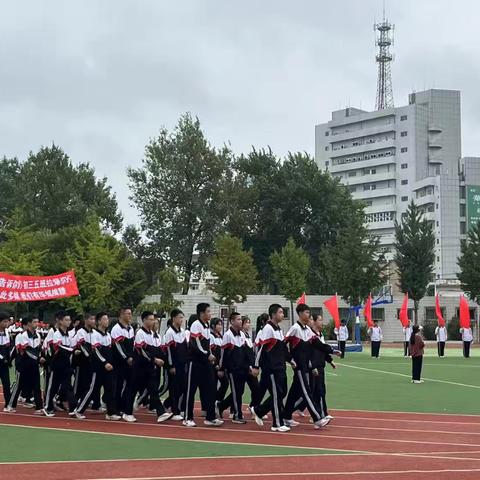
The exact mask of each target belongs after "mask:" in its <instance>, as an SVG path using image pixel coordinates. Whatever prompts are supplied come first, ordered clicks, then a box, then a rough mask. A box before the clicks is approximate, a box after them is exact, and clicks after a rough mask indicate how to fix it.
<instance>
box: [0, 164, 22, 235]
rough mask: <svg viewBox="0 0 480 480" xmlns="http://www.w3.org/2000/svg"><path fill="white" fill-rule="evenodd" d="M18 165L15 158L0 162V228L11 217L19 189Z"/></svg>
mask: <svg viewBox="0 0 480 480" xmlns="http://www.w3.org/2000/svg"><path fill="white" fill-rule="evenodd" d="M19 177H20V163H19V162H18V160H17V159H16V158H14V159H8V158H5V157H4V158H3V159H1V160H0V192H1V195H0V228H1V227H2V226H3V225H4V224H5V222H6V220H7V218H8V217H10V216H11V215H13V213H14V210H15V201H16V198H17V192H18V190H19V189H20V190H21V188H19V187H20V186H21V182H20V178H19Z"/></svg>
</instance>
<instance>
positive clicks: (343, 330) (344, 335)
mask: <svg viewBox="0 0 480 480" xmlns="http://www.w3.org/2000/svg"><path fill="white" fill-rule="evenodd" d="M334 331H335V335H337V341H338V349H339V350H340V352H341V355H340V358H345V346H346V344H347V340H348V327H347V322H346V321H345V320H342V323H341V325H340V327H339V328H335V330H334Z"/></svg>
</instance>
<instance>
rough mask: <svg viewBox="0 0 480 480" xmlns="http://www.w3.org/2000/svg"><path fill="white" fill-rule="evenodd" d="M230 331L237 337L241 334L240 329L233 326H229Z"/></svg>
mask: <svg viewBox="0 0 480 480" xmlns="http://www.w3.org/2000/svg"><path fill="white" fill-rule="evenodd" d="M230 331H231V332H232V333H233V335H234V336H235V337H239V336H240V335H241V333H240V332H241V330H238V331H237V330H235V329H234V328H232V327H230Z"/></svg>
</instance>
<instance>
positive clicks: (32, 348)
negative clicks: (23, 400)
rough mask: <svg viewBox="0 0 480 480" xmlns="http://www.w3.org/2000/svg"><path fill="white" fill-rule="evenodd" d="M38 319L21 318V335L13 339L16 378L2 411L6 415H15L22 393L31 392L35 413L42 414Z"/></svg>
mask: <svg viewBox="0 0 480 480" xmlns="http://www.w3.org/2000/svg"><path fill="white" fill-rule="evenodd" d="M37 325H38V318H37V317H36V316H26V317H24V318H22V326H23V328H24V330H23V332H22V333H19V334H18V335H17V336H16V337H15V350H16V355H15V368H16V371H17V377H16V381H15V384H14V385H13V388H12V393H11V397H10V401H9V403H8V405H7V406H6V407H5V408H4V409H3V411H4V412H7V413H15V408H16V407H17V402H18V397H19V396H20V393H21V392H22V391H28V392H32V394H33V398H34V402H35V413H42V407H43V403H42V392H41V388H40V368H39V365H40V363H43V362H44V360H43V359H42V358H41V356H40V353H41V348H42V341H41V338H40V335H39V334H38V333H37Z"/></svg>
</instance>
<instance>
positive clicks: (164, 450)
mask: <svg viewBox="0 0 480 480" xmlns="http://www.w3.org/2000/svg"><path fill="white" fill-rule="evenodd" d="M0 438H2V439H3V442H2V447H1V448H0V462H40V461H44V462H45V461H62V460H113V459H146V458H186V457H223V456H250V455H321V454H328V453H330V454H332V453H342V452H337V451H333V450H321V449H307V448H300V447H299V448H295V447H275V446H265V445H242V444H241V443H223V442H222V443H219V442H195V441H186V440H171V439H164V438H145V437H140V436H126V435H114V434H99V433H90V432H77V431H68V430H56V429H49V428H31V427H16V426H9V425H0ZM266 441H267V442H268V440H266ZM0 472H1V466H0ZM0 478H1V473H0Z"/></svg>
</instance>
